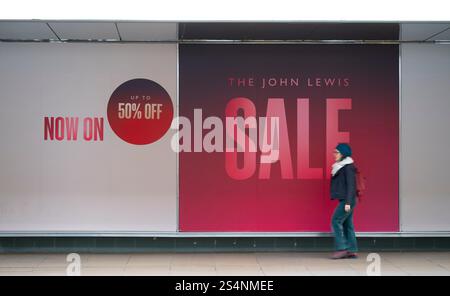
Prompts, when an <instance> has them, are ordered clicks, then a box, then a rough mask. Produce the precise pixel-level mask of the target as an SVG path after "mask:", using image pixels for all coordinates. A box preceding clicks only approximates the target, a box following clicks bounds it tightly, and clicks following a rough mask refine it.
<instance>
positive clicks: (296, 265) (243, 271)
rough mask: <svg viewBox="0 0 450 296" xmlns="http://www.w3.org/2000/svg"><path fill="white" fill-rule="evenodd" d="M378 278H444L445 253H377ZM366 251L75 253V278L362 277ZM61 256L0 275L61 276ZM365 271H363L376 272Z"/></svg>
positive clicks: (9, 263) (4, 262) (25, 261)
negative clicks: (349, 255)
mask: <svg viewBox="0 0 450 296" xmlns="http://www.w3.org/2000/svg"><path fill="white" fill-rule="evenodd" d="M378 254H379V255H380V258H381V261H380V262H381V264H380V265H379V267H380V269H379V270H380V273H381V275H447V276H448V275H450V252H434V253H431V252H421V253H412V252H408V253H388V252H380V253H378ZM367 255H368V254H367V253H361V254H360V257H359V258H358V259H345V260H337V261H334V260H330V259H328V256H329V254H327V253H295V252H294V253H291V252H289V253H283V252H280V253H178V254H173V253H158V254H80V259H81V264H80V267H81V268H80V270H81V275H217V276H220V275H339V276H346V275H367V270H368V267H369V265H370V266H373V261H370V262H368V261H367ZM66 259H67V254H0V275H66V270H67V269H68V265H69V263H70V262H67V261H66ZM376 270H377V269H371V268H370V267H369V271H376Z"/></svg>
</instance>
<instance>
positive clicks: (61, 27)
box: [49, 22, 119, 40]
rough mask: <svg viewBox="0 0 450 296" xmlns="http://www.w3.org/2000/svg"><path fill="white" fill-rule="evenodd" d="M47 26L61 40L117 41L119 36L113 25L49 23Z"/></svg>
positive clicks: (102, 23) (100, 23)
mask: <svg viewBox="0 0 450 296" xmlns="http://www.w3.org/2000/svg"><path fill="white" fill-rule="evenodd" d="M49 25H50V26H51V27H52V29H53V30H54V31H55V33H56V34H57V35H58V36H59V38H61V39H62V40H68V39H71V40H89V39H93V40H99V39H113V40H119V34H118V33H117V29H116V25H115V24H114V23H105V22H51V23H49Z"/></svg>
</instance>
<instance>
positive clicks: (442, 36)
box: [430, 27, 450, 41]
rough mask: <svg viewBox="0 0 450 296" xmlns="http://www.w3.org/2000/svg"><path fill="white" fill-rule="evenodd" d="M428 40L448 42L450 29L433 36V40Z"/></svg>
mask: <svg viewBox="0 0 450 296" xmlns="http://www.w3.org/2000/svg"><path fill="white" fill-rule="evenodd" d="M430 40H445V41H450V27H449V28H448V29H447V30H445V31H444V32H442V33H440V34H438V35H436V36H434V37H433V38H430Z"/></svg>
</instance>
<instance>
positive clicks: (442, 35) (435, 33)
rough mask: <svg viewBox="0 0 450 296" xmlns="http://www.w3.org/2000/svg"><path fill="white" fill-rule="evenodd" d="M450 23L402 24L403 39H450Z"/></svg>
mask: <svg viewBox="0 0 450 296" xmlns="http://www.w3.org/2000/svg"><path fill="white" fill-rule="evenodd" d="M449 29H450V23H431V24H402V25H401V35H400V36H401V37H400V39H401V40H403V41H425V40H430V41H431V40H450V38H449V37H450V34H449V33H450V32H449Z"/></svg>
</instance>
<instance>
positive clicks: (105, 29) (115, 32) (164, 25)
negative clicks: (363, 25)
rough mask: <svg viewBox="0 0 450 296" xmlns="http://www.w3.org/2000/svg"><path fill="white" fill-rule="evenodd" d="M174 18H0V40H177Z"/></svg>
mask: <svg viewBox="0 0 450 296" xmlns="http://www.w3.org/2000/svg"><path fill="white" fill-rule="evenodd" d="M177 35H178V32H177V23H175V22H126V21H122V22H106V21H98V22H92V21H90V22H89V21H51V22H45V21H0V39H2V40H63V41H64V40H113V41H173V40H177ZM400 36H401V40H402V41H425V40H427V41H433V40H444V41H450V23H449V22H447V23H402V24H401V35H400Z"/></svg>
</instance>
